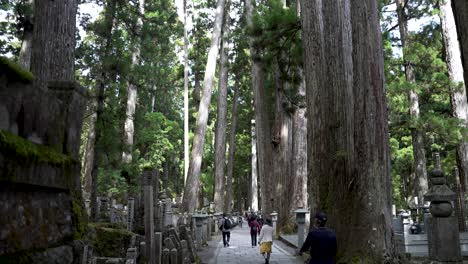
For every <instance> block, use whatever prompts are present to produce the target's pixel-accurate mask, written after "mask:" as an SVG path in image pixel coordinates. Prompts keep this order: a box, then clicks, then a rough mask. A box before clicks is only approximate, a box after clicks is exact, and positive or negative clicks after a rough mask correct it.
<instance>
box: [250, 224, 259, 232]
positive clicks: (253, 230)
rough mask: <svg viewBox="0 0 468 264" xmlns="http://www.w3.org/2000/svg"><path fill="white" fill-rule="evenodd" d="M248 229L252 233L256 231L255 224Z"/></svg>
mask: <svg viewBox="0 0 468 264" xmlns="http://www.w3.org/2000/svg"><path fill="white" fill-rule="evenodd" d="M250 231H251V232H252V233H257V225H254V224H252V226H251V227H250Z"/></svg>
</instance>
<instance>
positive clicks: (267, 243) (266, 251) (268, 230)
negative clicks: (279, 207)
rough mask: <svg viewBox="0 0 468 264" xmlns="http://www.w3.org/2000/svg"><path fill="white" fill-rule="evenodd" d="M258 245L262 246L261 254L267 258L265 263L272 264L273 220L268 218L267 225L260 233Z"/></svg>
mask: <svg viewBox="0 0 468 264" xmlns="http://www.w3.org/2000/svg"><path fill="white" fill-rule="evenodd" d="M258 243H259V244H260V254H262V255H263V257H264V258H265V263H266V264H268V263H269V262H270V255H271V248H272V246H273V226H272V223H271V219H270V218H267V219H266V220H265V225H263V227H262V231H260V236H259V237H258Z"/></svg>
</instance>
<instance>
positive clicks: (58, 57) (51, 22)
mask: <svg viewBox="0 0 468 264" xmlns="http://www.w3.org/2000/svg"><path fill="white" fill-rule="evenodd" d="M76 11H77V2H76V1H75V0H63V1H53V0H42V1H36V2H35V5H34V35H33V44H32V54H31V71H32V72H33V74H34V77H35V83H36V84H37V85H38V88H40V89H47V83H48V82H49V81H74V80H75V70H74V69H75V67H74V64H75V32H76Z"/></svg>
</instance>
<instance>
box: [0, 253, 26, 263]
mask: <svg viewBox="0 0 468 264" xmlns="http://www.w3.org/2000/svg"><path fill="white" fill-rule="evenodd" d="M32 262H33V259H32V257H31V254H30V253H29V252H28V251H22V252H17V253H14V254H7V255H3V256H0V263H1V264H29V263H32Z"/></svg>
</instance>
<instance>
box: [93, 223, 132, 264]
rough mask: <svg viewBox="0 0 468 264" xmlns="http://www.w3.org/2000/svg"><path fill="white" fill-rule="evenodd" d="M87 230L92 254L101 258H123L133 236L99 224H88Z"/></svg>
mask: <svg viewBox="0 0 468 264" xmlns="http://www.w3.org/2000/svg"><path fill="white" fill-rule="evenodd" d="M88 228H89V231H90V232H89V234H90V237H89V239H90V240H91V241H92V244H93V249H94V252H95V253H96V255H97V256H101V257H117V258H123V257H125V255H126V250H127V248H128V246H129V245H130V241H131V239H132V236H134V235H135V234H134V233H132V232H129V231H127V230H125V229H115V228H109V227H107V225H106V224H101V223H90V224H88Z"/></svg>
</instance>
